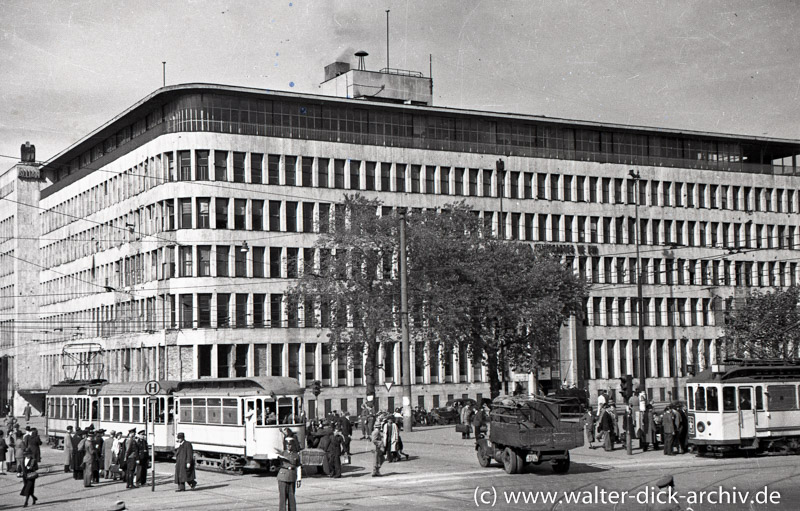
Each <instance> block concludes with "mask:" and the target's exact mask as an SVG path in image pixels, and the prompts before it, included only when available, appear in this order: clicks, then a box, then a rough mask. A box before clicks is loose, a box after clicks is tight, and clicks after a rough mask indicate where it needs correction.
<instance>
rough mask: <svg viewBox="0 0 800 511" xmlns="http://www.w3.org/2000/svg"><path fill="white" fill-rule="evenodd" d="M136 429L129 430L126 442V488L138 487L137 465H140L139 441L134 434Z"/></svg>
mask: <svg viewBox="0 0 800 511" xmlns="http://www.w3.org/2000/svg"><path fill="white" fill-rule="evenodd" d="M135 431H136V429H132V430H130V431H129V436H128V439H127V440H126V442H125V445H126V448H125V463H126V464H125V482H127V483H128V484H127V485H126V486H125V487H126V488H135V487H136V467H137V466H138V465H139V442H137V441H136V437H135V436H134V433H135Z"/></svg>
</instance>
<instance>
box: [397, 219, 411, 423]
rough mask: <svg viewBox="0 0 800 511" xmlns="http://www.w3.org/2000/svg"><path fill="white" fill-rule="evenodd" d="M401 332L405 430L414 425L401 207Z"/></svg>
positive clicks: (403, 220)
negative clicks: (412, 418)
mask: <svg viewBox="0 0 800 511" xmlns="http://www.w3.org/2000/svg"><path fill="white" fill-rule="evenodd" d="M399 212H400V332H401V337H402V346H401V355H400V356H401V366H402V367H401V368H402V374H401V379H402V383H403V431H406V432H409V431H411V429H412V427H413V421H412V420H411V346H410V343H409V339H408V280H407V268H406V210H405V208H401V209H400V211H399Z"/></svg>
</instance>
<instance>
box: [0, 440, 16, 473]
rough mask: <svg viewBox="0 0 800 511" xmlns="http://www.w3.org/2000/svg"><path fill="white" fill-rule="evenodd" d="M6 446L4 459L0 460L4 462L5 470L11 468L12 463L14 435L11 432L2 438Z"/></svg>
mask: <svg viewBox="0 0 800 511" xmlns="http://www.w3.org/2000/svg"><path fill="white" fill-rule="evenodd" d="M4 442H5V444H6V446H7V447H8V451H6V457H5V459H2V460H0V463H4V464H5V467H6V470H9V471H10V470H11V465H12V464H13V463H14V459H15V458H14V435H13V433H9V434H8V435H7V436H6V439H5V440H4Z"/></svg>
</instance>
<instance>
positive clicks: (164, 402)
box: [97, 381, 179, 455]
mask: <svg viewBox="0 0 800 511" xmlns="http://www.w3.org/2000/svg"><path fill="white" fill-rule="evenodd" d="M145 385H146V384H145V382H127V383H106V384H105V385H103V387H101V388H100V390H99V391H98V393H97V397H98V400H99V403H100V426H99V427H100V428H101V429H104V430H106V431H109V432H110V431H122V434H123V436H124V435H126V434H127V432H128V431H129V430H130V429H134V428H135V429H136V430H137V431H139V430H142V429H147V428H146V425H147V424H148V422H151V421H152V423H153V436H152V437H150V438H149V441H150V442H151V443H152V444H153V446H154V448H155V451H156V455H159V454H171V453H172V451H173V449H174V448H175V433H176V432H175V414H174V411H175V404H174V401H173V400H174V398H173V397H172V392H173V391H174V390H175V389H177V388H178V385H179V382H176V381H160V382H159V387H160V390H159V391H158V393H157V394H155V395H153V396H150V395H147V394H146V393H145V391H144V389H145ZM148 406H149V408H148ZM148 419H149V420H148Z"/></svg>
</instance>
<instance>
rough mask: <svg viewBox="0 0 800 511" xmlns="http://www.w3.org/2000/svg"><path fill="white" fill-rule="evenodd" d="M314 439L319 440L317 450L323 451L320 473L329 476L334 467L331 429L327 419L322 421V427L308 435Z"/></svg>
mask: <svg viewBox="0 0 800 511" xmlns="http://www.w3.org/2000/svg"><path fill="white" fill-rule="evenodd" d="M310 434H311V435H313V436H314V437H316V438H319V442H318V443H317V449H322V450H323V451H325V457H324V458H323V459H322V471H323V472H324V473H325V475H328V476H329V475H331V474H332V473H333V469H334V465H333V459H332V457H333V446H332V445H331V444H332V443H333V428H332V427H331V423H330V421H328V420H327V419H326V420H324V421H322V426H321V427H320V428H319V429H318V430H317V431H314V432H313V433H310Z"/></svg>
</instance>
